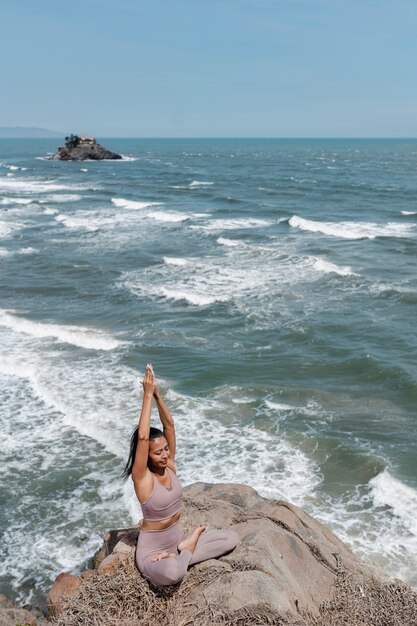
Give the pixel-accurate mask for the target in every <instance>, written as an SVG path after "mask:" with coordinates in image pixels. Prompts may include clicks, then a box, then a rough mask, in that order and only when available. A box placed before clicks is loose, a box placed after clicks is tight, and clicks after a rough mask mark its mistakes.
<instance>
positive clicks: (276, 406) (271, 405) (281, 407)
mask: <svg viewBox="0 0 417 626" xmlns="http://www.w3.org/2000/svg"><path fill="white" fill-rule="evenodd" d="M265 405H266V406H267V407H268V409H272V410H273V411H293V410H294V409H295V408H296V407H294V406H290V405H289V404H284V403H283V402H272V400H265Z"/></svg>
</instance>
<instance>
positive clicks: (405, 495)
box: [369, 469, 417, 554]
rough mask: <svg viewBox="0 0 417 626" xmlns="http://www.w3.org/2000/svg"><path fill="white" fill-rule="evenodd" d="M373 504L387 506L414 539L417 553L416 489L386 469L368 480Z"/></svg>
mask: <svg viewBox="0 0 417 626" xmlns="http://www.w3.org/2000/svg"><path fill="white" fill-rule="evenodd" d="M369 484H370V485H371V487H372V490H371V495H372V498H373V501H374V504H375V506H377V507H380V506H388V507H390V508H391V509H392V512H393V514H394V515H395V516H396V517H398V518H400V519H401V521H402V523H403V524H404V525H405V526H406V528H408V530H409V531H410V532H411V533H412V534H413V535H414V537H415V539H416V554H417V491H416V490H415V489H413V488H412V487H409V486H408V485H405V484H404V483H402V482H401V481H400V480H398V479H397V478H394V476H392V475H391V474H390V473H389V471H388V470H387V469H385V470H384V471H383V472H381V473H380V474H378V475H377V476H375V478H372V479H371V480H370V481H369Z"/></svg>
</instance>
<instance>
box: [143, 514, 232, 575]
mask: <svg viewBox="0 0 417 626" xmlns="http://www.w3.org/2000/svg"><path fill="white" fill-rule="evenodd" d="M181 539H182V533H181V527H180V525H179V522H175V524H172V526H169V528H165V529H164V530H146V531H141V532H140V533H139V538H138V545H137V548H136V563H137V565H138V568H139V571H140V572H142V574H143V575H144V576H146V578H148V579H149V580H150V581H151V582H152V583H154V585H161V586H165V585H174V584H175V583H177V582H179V581H180V580H181V579H182V578H184V576H185V574H186V572H187V569H188V566H189V565H194V564H195V563H200V562H201V561H207V560H208V559H215V558H217V557H219V556H221V555H222V554H225V553H226V552H229V551H230V550H233V548H235V547H236V546H237V544H238V543H239V537H238V534H237V533H236V532H235V531H234V530H232V529H231V528H229V529H227V530H213V531H210V532H204V533H202V534H201V535H200V537H199V539H198V542H197V545H196V547H195V550H194V552H193V553H191V552H189V551H188V550H183V551H182V552H178V549H177V546H178V544H179V542H180V541H181ZM161 552H172V553H174V554H176V557H175V558H166V559H161V560H160V561H154V562H152V559H154V558H155V557H156V556H157V555H158V554H161Z"/></svg>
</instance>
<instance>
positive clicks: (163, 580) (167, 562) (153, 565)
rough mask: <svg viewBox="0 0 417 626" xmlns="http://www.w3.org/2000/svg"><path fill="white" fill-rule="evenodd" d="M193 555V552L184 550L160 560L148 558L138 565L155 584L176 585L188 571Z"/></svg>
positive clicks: (163, 585)
mask: <svg viewBox="0 0 417 626" xmlns="http://www.w3.org/2000/svg"><path fill="white" fill-rule="evenodd" d="M191 556H192V554H191V552H189V551H188V550H183V551H182V552H181V553H180V554H178V555H177V556H175V557H171V558H166V559H161V560H160V561H149V560H146V562H144V563H140V565H139V563H138V567H139V570H140V571H141V572H142V574H143V575H144V576H146V578H148V579H149V580H150V581H151V582H152V583H153V584H154V585H160V586H162V587H165V586H167V585H175V583H178V582H179V581H180V580H181V579H182V578H184V576H185V574H186V573H187V569H188V565H189V563H190V559H191Z"/></svg>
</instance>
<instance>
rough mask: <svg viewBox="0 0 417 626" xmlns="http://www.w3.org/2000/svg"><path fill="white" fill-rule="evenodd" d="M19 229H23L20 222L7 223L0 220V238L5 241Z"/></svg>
mask: <svg viewBox="0 0 417 626" xmlns="http://www.w3.org/2000/svg"><path fill="white" fill-rule="evenodd" d="M21 228H24V224H21V223H20V222H7V221H5V220H4V221H1V220H0V238H3V239H6V238H7V237H9V236H10V235H11V234H12V233H14V232H15V231H17V230H20V229H21Z"/></svg>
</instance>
